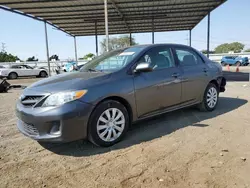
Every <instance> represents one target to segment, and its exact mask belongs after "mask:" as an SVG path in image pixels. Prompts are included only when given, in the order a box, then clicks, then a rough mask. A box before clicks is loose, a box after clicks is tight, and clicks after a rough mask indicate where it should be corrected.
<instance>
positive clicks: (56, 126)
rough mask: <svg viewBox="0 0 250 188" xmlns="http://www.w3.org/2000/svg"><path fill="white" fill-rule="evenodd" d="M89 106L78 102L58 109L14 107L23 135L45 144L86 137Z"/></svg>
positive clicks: (18, 125)
mask: <svg viewBox="0 0 250 188" xmlns="http://www.w3.org/2000/svg"><path fill="white" fill-rule="evenodd" d="M93 108H94V107H93V106H92V105H91V104H87V103H83V102H81V101H79V100H76V101H72V102H69V103H66V104H64V105H62V106H59V107H46V108H44V107H37V108H33V107H25V106H23V105H22V104H21V103H20V102H18V103H17V106H16V115H17V117H18V121H17V127H18V129H19V130H20V132H22V133H23V134H24V135H26V136H28V137H30V138H32V139H34V140H37V141H45V142H70V141H74V140H80V139H85V138H86V137H87V125H88V119H89V116H90V113H91V112H92V110H93Z"/></svg>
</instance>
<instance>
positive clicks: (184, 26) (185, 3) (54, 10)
mask: <svg viewBox="0 0 250 188" xmlns="http://www.w3.org/2000/svg"><path fill="white" fill-rule="evenodd" d="M225 1H226V0H108V14H109V33H110V34H123V33H130V32H131V33H143V32H151V31H152V28H153V25H154V31H155V32H160V31H177V30H190V29H193V28H194V27H195V26H196V25H197V24H198V23H199V22H200V21H201V20H202V19H203V18H204V17H205V16H206V15H207V14H208V13H209V12H210V11H212V10H213V9H215V8H217V7H218V6H220V5H221V4H222V3H224V2H225ZM0 8H2V9H5V10H8V11H12V12H16V13H18V14H24V15H26V16H29V17H32V18H35V19H38V20H45V21H46V22H48V23H49V24H51V25H53V26H55V27H56V28H58V29H61V30H63V31H65V32H67V33H68V34H70V35H73V36H88V35H95V24H96V25H97V34H98V35H103V34H105V26H104V25H105V23H104V2H103V0H53V1H52V0H19V1H17V0H0ZM152 22H153V24H152Z"/></svg>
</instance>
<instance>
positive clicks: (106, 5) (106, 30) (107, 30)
mask: <svg viewBox="0 0 250 188" xmlns="http://www.w3.org/2000/svg"><path fill="white" fill-rule="evenodd" d="M104 13H105V33H106V51H107V52H108V51H109V28H108V4H107V0H104Z"/></svg>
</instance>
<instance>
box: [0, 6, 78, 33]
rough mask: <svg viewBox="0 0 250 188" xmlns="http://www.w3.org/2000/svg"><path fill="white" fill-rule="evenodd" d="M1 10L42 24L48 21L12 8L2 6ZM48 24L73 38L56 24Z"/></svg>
mask: <svg viewBox="0 0 250 188" xmlns="http://www.w3.org/2000/svg"><path fill="white" fill-rule="evenodd" d="M0 9H3V10H5V11H9V12H13V13H16V14H19V15H22V16H26V17H29V18H32V19H34V20H37V21H42V22H44V21H46V20H44V19H41V18H38V17H36V16H31V15H28V14H26V13H22V12H19V11H17V10H14V9H11V8H6V7H3V6H1V5H0ZM47 24H49V25H51V26H53V27H55V28H56V29H58V30H60V31H62V32H64V33H66V34H68V35H70V36H73V35H72V34H71V33H69V32H67V31H65V30H64V29H61V28H60V27H58V26H56V25H54V24H52V23H50V22H47Z"/></svg>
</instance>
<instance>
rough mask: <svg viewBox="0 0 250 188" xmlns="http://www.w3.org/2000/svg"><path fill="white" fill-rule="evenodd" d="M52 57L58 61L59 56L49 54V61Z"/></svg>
mask: <svg viewBox="0 0 250 188" xmlns="http://www.w3.org/2000/svg"><path fill="white" fill-rule="evenodd" d="M52 59H54V60H56V61H59V60H60V59H59V56H58V55H56V54H55V55H52V56H50V58H49V60H50V61H51V60H52Z"/></svg>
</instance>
